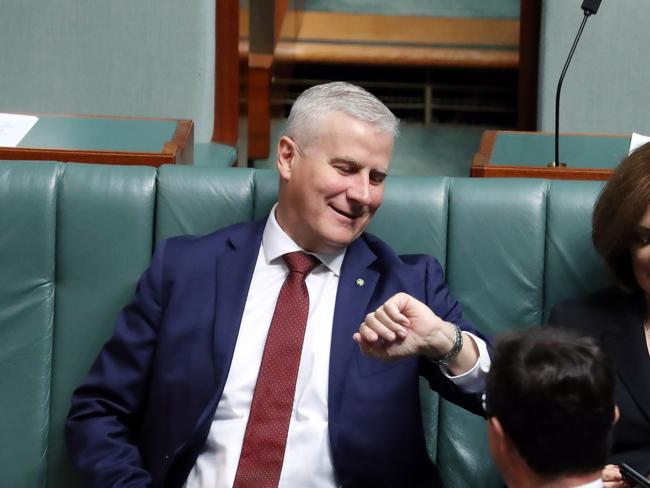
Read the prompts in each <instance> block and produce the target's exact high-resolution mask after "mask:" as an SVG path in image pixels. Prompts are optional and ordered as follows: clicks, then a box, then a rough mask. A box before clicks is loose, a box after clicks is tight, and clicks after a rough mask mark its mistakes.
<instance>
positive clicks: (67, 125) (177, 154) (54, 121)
mask: <svg viewBox="0 0 650 488" xmlns="http://www.w3.org/2000/svg"><path fill="white" fill-rule="evenodd" d="M33 115H37V117H38V122H36V124H35V125H34V127H32V129H31V130H30V131H29V132H28V133H27V135H26V136H25V137H24V138H23V139H22V140H21V141H20V143H19V144H18V146H17V147H0V160H26V161H33V160H37V161H65V162H79V163H99V164H125V165H145V166H160V165H161V164H191V163H192V161H193V157H194V156H193V154H194V124H193V122H192V121H191V120H185V119H152V118H141V117H110V116H99V115H88V116H85V115H57V114H43V115H41V114H33Z"/></svg>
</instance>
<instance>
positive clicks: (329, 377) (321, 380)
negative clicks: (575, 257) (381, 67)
mask: <svg viewBox="0 0 650 488" xmlns="http://www.w3.org/2000/svg"><path fill="white" fill-rule="evenodd" d="M397 126H398V120H397V119H396V118H395V116H394V115H393V114H392V113H391V112H390V111H389V110H388V109H387V108H386V107H385V106H384V105H383V104H382V103H381V102H380V101H379V100H377V99H376V98H375V97H374V96H372V95H371V94H369V93H368V92H366V91H365V90H363V89H362V88H359V87H357V86H354V85H350V84H347V83H329V84H326V85H320V86H316V87H313V88H310V89H308V90H307V91H305V92H304V93H303V94H302V95H301V96H300V97H299V98H298V100H297V101H296V103H295V104H294V107H293V108H292V111H291V114H290V116H289V121H288V125H287V129H286V132H285V135H284V136H282V137H281V139H280V141H279V143H278V149H277V167H278V172H279V178H280V188H279V197H278V203H277V204H276V206H275V207H274V208H273V210H272V211H271V213H270V215H269V216H268V218H266V219H264V220H263V221H259V222H254V223H243V224H238V225H235V226H232V227H229V228H226V229H222V230H219V231H217V232H215V233H213V234H210V235H207V236H202V237H189V236H183V237H178V238H173V239H170V240H168V241H165V242H163V243H162V244H161V245H160V246H159V247H158V249H157V250H156V252H155V253H154V256H153V258H152V262H151V265H150V267H149V269H148V270H147V271H146V272H145V273H144V275H143V276H142V278H141V279H140V282H139V284H138V289H137V292H136V295H135V297H134V299H133V300H132V302H131V303H130V304H129V305H128V306H127V307H126V308H125V309H124V310H123V312H122V313H121V315H120V317H119V319H118V323H117V326H116V330H115V333H114V335H113V337H112V338H111V339H110V340H109V342H108V343H107V344H106V345H105V346H104V348H103V349H102V351H101V352H100V354H99V356H98V358H97V360H96V362H95V364H94V366H93V368H92V369H91V371H90V373H89V375H88V377H87V378H86V380H85V381H84V383H83V384H82V385H81V386H80V387H79V388H78V389H77V390H76V392H75V394H74V396H73V399H72V407H71V410H70V414H69V417H68V422H67V426H66V438H67V443H68V448H69V452H70V454H71V457H72V458H73V460H74V461H75V463H76V464H77V465H78V466H79V468H80V469H81V470H82V472H83V474H84V476H85V480H86V483H87V485H88V486H120V487H126V486H134V487H135V486H138V487H140V486H161V487H162V486H170V487H171V486H173V487H179V486H186V487H188V488H193V487H208V486H209V487H226V486H232V485H233V480H234V478H235V474H236V472H237V470H238V464H239V461H240V453H241V452H242V444H243V442H244V433H245V431H246V428H247V423H248V420H249V413H250V408H251V402H252V399H253V393H254V390H255V384H256V381H257V379H258V372H259V370H260V363H261V361H262V354H263V351H264V347H265V341H266V338H267V333H268V331H269V326H270V323H271V317H272V315H273V311H274V308H275V305H276V302H277V301H278V295H279V293H280V288H281V286H282V283H283V282H284V280H285V278H286V277H287V274H288V268H287V265H286V264H285V263H284V260H283V258H282V256H283V255H286V254H287V253H290V252H294V251H303V252H306V253H309V254H311V255H313V256H315V257H316V258H317V259H318V261H317V263H318V265H317V266H316V268H315V269H314V270H313V271H312V272H311V273H309V274H308V275H307V277H306V280H305V283H306V286H307V289H308V293H309V315H308V319H307V323H306V329H305V336H304V341H303V346H302V353H301V355H300V363H299V370H298V373H297V380H296V386H295V395H294V400H293V408H292V411H291V419H290V423H289V427H288V434H287V437H286V445H285V446H284V452H283V456H284V457H283V461H282V464H281V473H280V476H279V481H278V482H277V483H275V485H274V486H286V487H303V486H313V487H334V486H409V487H417V486H440V485H441V482H440V479H439V476H438V472H437V469H436V467H435V466H434V465H433V463H432V462H431V460H430V459H429V457H428V455H427V451H426V446H425V437H424V432H423V427H422V420H421V412H420V398H419V387H418V384H419V383H418V378H419V376H424V377H426V378H427V380H428V381H429V383H430V385H431V386H432V388H434V389H435V390H436V391H438V392H440V393H441V394H442V395H443V396H445V397H446V398H448V399H450V400H452V401H454V402H456V403H458V404H460V405H462V406H464V407H465V408H467V409H469V410H471V411H474V412H476V413H482V409H481V406H480V400H479V393H480V392H482V390H483V387H484V378H485V375H486V374H487V371H488V369H489V365H490V358H489V354H488V352H487V348H486V344H485V341H484V340H483V339H482V337H481V335H480V333H478V332H477V331H475V330H474V329H472V328H471V326H469V324H467V323H466V322H464V321H463V319H462V317H461V311H460V306H459V305H458V303H457V302H456V301H455V300H454V299H453V298H452V297H450V296H449V294H448V291H447V287H446V285H445V283H444V277H443V272H442V269H441V267H440V265H439V264H438V262H437V261H436V260H435V259H434V258H432V257H430V256H421V255H417V256H416V255H410V256H399V255H397V254H396V253H395V252H394V251H393V250H392V249H391V248H390V247H389V246H387V245H386V244H385V243H383V242H382V241H381V240H379V239H377V238H375V237H373V236H371V235H368V234H365V233H364V231H365V229H366V227H367V226H368V224H369V223H370V220H371V219H372V217H373V215H374V213H375V211H376V210H377V209H378V208H379V206H380V204H381V202H382V199H383V191H384V180H385V178H386V176H387V174H388V169H389V163H390V158H391V154H392V150H393V142H394V138H395V135H396V133H397ZM279 393H280V392H279ZM240 486H242V485H240ZM259 486H263V485H259Z"/></svg>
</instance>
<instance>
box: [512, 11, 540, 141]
mask: <svg viewBox="0 0 650 488" xmlns="http://www.w3.org/2000/svg"><path fill="white" fill-rule="evenodd" d="M541 10H542V6H541V0H521V9H520V17H519V81H518V87H517V105H518V110H517V129H519V130H535V129H536V128H537V85H538V76H539V36H540V28H541V27H540V26H541V16H542V14H541Z"/></svg>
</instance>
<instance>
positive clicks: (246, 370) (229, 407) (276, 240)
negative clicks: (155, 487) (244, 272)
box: [185, 207, 490, 488]
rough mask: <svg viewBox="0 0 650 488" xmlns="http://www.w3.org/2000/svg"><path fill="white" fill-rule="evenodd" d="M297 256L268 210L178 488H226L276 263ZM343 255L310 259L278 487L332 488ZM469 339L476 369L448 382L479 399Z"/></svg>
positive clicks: (275, 290)
mask: <svg viewBox="0 0 650 488" xmlns="http://www.w3.org/2000/svg"><path fill="white" fill-rule="evenodd" d="M300 250H301V249H300V247H299V246H298V245H297V244H296V243H295V242H293V240H292V239H291V238H290V237H289V236H288V235H287V234H286V233H285V232H284V231H283V230H282V229H281V228H280V226H279V225H278V223H277V221H276V219H275V207H274V208H273V210H272V211H271V213H270V215H269V218H268V221H267V223H266V227H265V229H264V234H263V235H262V245H261V246H260V251H259V253H258V257H257V262H256V265H255V270H254V272H253V277H252V280H251V285H250V288H249V291H248V297H247V299H246V305H245V307H244V314H243V316H242V321H241V325H240V329H239V335H238V337H237V343H236V345H235V351H234V354H233V359H232V364H231V366H230V371H229V373H228V378H227V380H226V384H225V387H224V391H223V394H222V396H221V399H220V400H219V404H218V406H217V410H216V412H215V415H214V419H213V421H212V425H211V427H210V432H209V434H208V438H207V441H206V444H205V449H204V451H203V452H202V453H201V454H200V455H199V457H198V458H197V460H196V464H195V465H194V467H193V468H192V471H191V472H190V474H189V476H188V478H187V480H186V483H185V487H186V488H208V487H209V488H230V487H231V486H232V484H233V482H234V479H235V474H236V472H237V465H238V463H239V456H240V453H241V448H242V444H243V440H244V433H245V431H246V423H247V422H248V414H249V410H250V406H251V402H252V400H253V392H254V389H255V383H256V381H257V374H258V372H259V368H260V364H261V362H262V354H263V352H264V345H265V342H266V336H267V333H268V329H269V326H270V325H271V318H272V316H273V311H274V310H275V305H276V302H277V299H278V295H279V293H280V288H281V287H282V284H283V283H284V280H285V278H286V277H287V275H288V273H289V271H288V268H287V266H286V264H285V262H284V260H283V259H282V255H284V254H286V253H288V252H293V251H300ZM345 252H346V250H345V249H343V250H341V251H339V252H336V253H333V254H316V256H317V257H318V258H319V259H320V261H321V263H322V264H321V265H318V266H317V267H316V268H315V269H314V270H313V271H312V272H311V273H310V274H309V275H308V276H307V278H306V280H305V282H306V284H307V290H308V291H309V316H308V319H307V327H306V329H305V339H304V345H303V349H302V355H301V359H300V366H299V369H298V379H297V382H296V392H295V399H294V405H293V410H292V413H291V420H290V423H289V432H288V436H287V445H286V450H285V455H284V462H283V465H282V472H281V475H280V483H279V486H280V487H296V486H304V487H318V488H332V487H334V486H336V479H335V475H334V466H333V464H332V455H331V450H330V445H329V436H328V423H327V419H328V410H327V405H328V401H327V400H328V380H329V356H330V344H331V336H332V322H333V317H334V305H335V302H336V292H337V288H338V282H339V276H340V272H341V265H342V263H343V258H344V256H345ZM470 335H471V334H470ZM472 338H474V340H475V342H476V343H477V345H478V347H479V351H480V358H479V361H478V362H477V364H476V365H475V366H474V368H473V369H472V370H470V371H469V372H468V373H465V374H464V375H461V376H458V377H451V379H452V380H453V381H455V382H456V384H458V385H459V386H461V387H462V388H464V389H466V390H473V391H480V390H481V389H482V388H483V384H484V379H485V374H487V371H488V370H489V366H490V358H489V354H488V352H487V347H486V345H485V342H484V341H482V340H481V339H479V338H476V337H474V336H473V335H472ZM350 340H352V338H350Z"/></svg>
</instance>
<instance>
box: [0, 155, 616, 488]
mask: <svg viewBox="0 0 650 488" xmlns="http://www.w3.org/2000/svg"><path fill="white" fill-rule="evenodd" d="M601 186H602V183H599V182H579V181H578V182H577V181H546V180H527V179H504V180H502V179H469V178H445V177H418V178H415V177H406V176H404V177H390V178H389V179H388V183H387V188H386V196H385V201H384V204H383V206H382V208H381V209H380V211H379V212H378V213H377V215H376V218H375V220H374V221H373V222H372V224H371V226H370V228H369V231H370V232H373V233H375V234H377V235H379V236H380V237H382V238H383V239H385V240H386V241H387V242H389V243H390V244H391V245H392V246H393V247H395V248H396V249H397V250H398V251H400V252H404V253H414V252H426V253H430V254H433V255H435V256H437V257H438V259H439V260H440V262H441V263H442V265H443V267H444V268H445V270H446V274H447V280H448V283H449V286H450V288H451V291H452V293H453V294H454V295H455V296H456V297H457V298H458V299H459V300H460V301H461V303H462V305H463V307H464V312H465V315H466V317H467V318H468V319H469V320H471V321H472V322H473V323H474V324H475V325H476V326H477V327H479V328H481V329H482V330H484V331H485V332H487V333H488V334H498V333H499V332H501V331H503V330H507V329H512V328H521V327H532V326H538V325H540V324H541V323H543V321H544V318H545V317H546V316H547V314H548V311H549V309H550V307H551V306H552V305H553V304H554V303H556V302H557V301H559V300H562V299H565V298H568V297H571V296H576V295H580V294H583V293H586V292H588V291H590V290H593V289H595V288H597V287H600V286H603V285H605V284H606V283H607V277H606V274H605V272H604V269H603V265H602V263H601V262H600V261H599V259H598V258H597V256H596V254H595V252H594V250H593V248H592V246H591V241H590V216H591V209H592V206H593V202H594V200H595V198H596V196H597V194H598V192H599V191H600V188H601ZM276 193H277V174H276V173H275V172H273V171H270V170H252V169H237V168H211V167H197V166H175V165H174V166H163V167H161V168H159V169H155V168H150V167H128V166H110V165H90V164H57V163H43V162H35V163H31V162H0V228H1V229H2V233H1V234H0V392H2V394H1V395H0V419H2V420H1V421H0V439H2V441H3V443H4V444H3V446H2V449H0V473H1V475H0V485H2V486H11V487H16V488H21V487H26V488H31V487H37V486H44V485H45V486H48V487H53V488H59V487H61V488H63V487H65V488H68V487H75V486H81V484H80V482H79V478H78V476H77V475H76V473H75V471H74V470H73V468H72V467H71V465H70V462H69V460H68V459H67V456H66V453H65V446H64V442H63V426H64V422H65V417H66V414H67V410H68V406H69V400H70V395H71V393H72V391H73V389H74V388H75V387H76V386H77V385H78V384H79V382H80V381H81V380H82V378H83V377H84V376H85V374H86V372H87V371H88V368H89V367H90V364H91V363H92V361H93V359H94V358H95V355H96V354H97V352H98V350H99V349H100V347H101V345H102V343H103V342H104V341H105V340H106V339H107V338H108V337H109V335H110V334H111V331H112V328H113V323H114V320H115V317H116V315H117V313H118V311H119V309H120V308H121V307H122V306H123V305H124V304H125V303H126V302H127V300H128V299H129V297H130V296H131V295H132V293H133V291H134V288H135V284H136V281H137V279H138V276H139V275H140V273H141V272H142V271H143V270H144V269H145V267H146V266H147V263H148V260H149V257H150V255H151V253H152V250H153V248H154V246H155V244H156V243H157V242H159V241H160V240H161V239H164V238H167V237H170V236H173V235H178V234H182V233H206V232H210V231H212V230H214V229H216V228H219V227H223V226H226V225H229V224H232V223H236V222H240V221H244V220H251V219H255V218H260V217H263V216H264V215H265V214H266V213H267V212H268V211H269V209H270V207H271V205H272V204H273V203H274V201H275V196H276ZM422 404H423V420H424V425H425V430H426V433H427V440H428V447H429V450H430V454H431V456H432V458H433V459H434V460H435V461H436V463H437V464H438V466H439V467H440V469H441V472H442V476H443V479H444V480H445V481H446V484H447V485H448V486H449V487H452V488H456V487H458V488H462V487H467V488H474V487H477V486H481V487H488V488H489V487H497V486H502V483H501V480H500V479H499V477H498V475H497V473H496V470H495V468H494V466H493V465H492V463H491V461H490V459H489V454H488V449H487V442H486V437H485V426H484V421H483V420H482V419H481V418H480V417H476V416H473V415H470V414H467V413H466V412H464V411H462V410H460V409H458V408H456V407H455V406H453V405H451V404H449V403H447V402H445V401H440V400H439V399H438V397H437V396H436V395H435V394H433V393H431V392H430V391H428V390H426V389H423V396H422Z"/></svg>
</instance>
